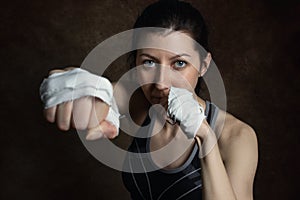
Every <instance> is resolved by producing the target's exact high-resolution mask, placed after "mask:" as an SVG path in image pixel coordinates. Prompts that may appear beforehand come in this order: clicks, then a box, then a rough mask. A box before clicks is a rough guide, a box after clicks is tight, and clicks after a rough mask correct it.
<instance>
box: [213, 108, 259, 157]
mask: <svg viewBox="0 0 300 200" xmlns="http://www.w3.org/2000/svg"><path fill="white" fill-rule="evenodd" d="M216 131H217V132H218V134H219V140H218V144H219V148H220V153H221V155H222V158H223V160H224V161H226V160H227V161H228V160H230V159H231V158H232V157H233V154H238V153H239V154H244V155H243V156H246V155H247V156H253V159H254V160H255V159H256V160H257V151H258V150H257V148H258V147H257V137H256V133H255V130H254V129H253V128H252V127H251V126H250V125H249V124H247V123H245V122H243V121H242V120H240V119H238V118H237V117H235V116H233V115H232V114H230V113H228V112H225V111H223V110H221V109H220V110H219V116H218V118H217V121H216Z"/></svg>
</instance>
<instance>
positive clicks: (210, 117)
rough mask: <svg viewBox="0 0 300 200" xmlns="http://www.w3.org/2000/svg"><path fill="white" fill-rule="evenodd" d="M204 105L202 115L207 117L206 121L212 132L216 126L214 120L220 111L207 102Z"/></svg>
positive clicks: (214, 105)
mask: <svg viewBox="0 0 300 200" xmlns="http://www.w3.org/2000/svg"><path fill="white" fill-rule="evenodd" d="M205 105H206V108H205V112H204V114H205V116H206V117H207V118H206V120H207V122H208V124H209V125H210V127H211V128H212V129H213V130H214V129H215V125H216V119H217V116H218V113H219V110H220V109H219V107H218V106H217V105H216V104H214V103H213V102H210V101H208V100H205Z"/></svg>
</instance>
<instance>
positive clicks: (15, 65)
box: [0, 0, 300, 199]
mask: <svg viewBox="0 0 300 200" xmlns="http://www.w3.org/2000/svg"><path fill="white" fill-rule="evenodd" d="M151 2H153V1H150V0H143V1H140V0H131V1H129V0H121V1H110V0H101V1H100V0H99V1H96V0H92V1H83V0H81V1H71V0H59V1H57V0H52V1H49V0H44V1H38V0H33V1H16V0H11V1H5V2H4V1H3V2H2V3H1V7H0V16H1V18H0V19H1V23H0V31H1V32H0V34H1V37H0V38H1V39H0V41H1V43H0V44H1V52H0V54H1V61H0V62H1V75H0V76H1V79H0V83H1V84H0V92H1V98H0V106H1V112H0V116H1V127H0V129H1V136H0V141H1V145H0V154H1V157H0V159H1V161H0V166H1V167H0V177H1V178H0V184H1V189H0V199H19V198H23V199H66V198H68V199H69V198H70V199H82V198H85V199H129V195H128V193H127V192H126V190H125V188H124V186H123V185H122V181H121V176H120V173H119V172H118V171H115V170H112V169H110V168H109V167H106V166H104V165H103V164H101V163H100V162H98V161H97V160H95V159H94V158H93V157H92V156H91V155H90V154H89V153H88V152H87V150H86V149H85V148H84V147H83V145H82V144H81V141H80V139H79V138H78V136H77V134H76V133H75V132H74V131H69V132H67V133H63V132H61V131H59V130H58V129H57V128H56V127H55V126H54V125H53V124H49V123H47V122H45V120H44V119H43V117H42V105H41V102H40V100H39V95H38V88H39V84H40V83H41V81H42V79H43V77H44V76H46V75H47V73H48V71H49V70H50V69H53V68H57V67H60V66H64V65H68V64H80V63H81V62H82V61H83V59H84V58H85V56H86V55H87V54H88V53H89V51H91V50H92V49H93V48H94V47H95V46H96V45H97V44H98V43H100V42H101V41H103V40H105V39H106V38H108V37H109V36H112V35H113V34H116V33H119V32H121V31H125V30H127V29H130V28H131V27H132V24H133V23H134V20H135V18H136V16H137V15H138V13H139V12H141V11H142V9H143V8H144V7H145V6H146V5H148V4H149V3H151ZM190 2H192V4H193V5H194V6H196V7H197V8H198V9H199V10H200V11H201V12H202V14H203V16H204V18H205V19H206V21H207V24H208V27H209V30H210V44H211V48H212V50H213V51H212V52H213V57H214V60H215V62H216V64H217V65H218V67H219V69H220V71H221V73H222V76H223V78H224V82H225V87H226V92H227V98H228V111H229V112H230V113H232V114H233V115H235V116H237V117H238V118H240V119H242V120H243V121H245V122H247V123H248V124H250V125H251V126H252V127H253V128H254V129H255V130H256V133H257V136H258V140H259V152H260V158H259V167H258V171H257V175H256V179H255V186H254V193H255V199H295V197H296V196H298V195H297V193H298V192H299V190H298V187H299V186H298V181H297V180H298V179H299V167H300V166H299V162H298V158H299V157H298V153H299V148H298V145H299V128H298V125H299V124H298V123H299V117H298V113H299V111H300V109H299V106H298V104H297V103H298V102H299V100H300V98H299V92H300V91H299V85H300V84H299V50H300V49H299V45H300V42H299V36H300V35H299V32H300V28H299V27H300V17H299V13H300V3H299V1H298V2H297V1H291V0H286V1H272V0H262V1H260V0H236V1H226V0H199V1H196V0H190ZM124 66H125V64H124V63H122V61H120V62H119V63H117V64H115V65H114V67H112V72H111V75H112V76H115V78H116V77H117V76H118V75H116V74H121V73H122V70H121V67H124Z"/></svg>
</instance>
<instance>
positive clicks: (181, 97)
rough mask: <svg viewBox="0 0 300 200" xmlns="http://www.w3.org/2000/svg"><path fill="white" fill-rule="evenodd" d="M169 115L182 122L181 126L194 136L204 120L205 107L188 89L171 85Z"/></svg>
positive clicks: (190, 135) (189, 135)
mask: <svg viewBox="0 0 300 200" xmlns="http://www.w3.org/2000/svg"><path fill="white" fill-rule="evenodd" d="M167 115H168V117H170V118H171V119H173V120H174V121H177V122H179V123H180V128H181V129H182V131H183V132H184V133H185V134H186V136H187V137H188V138H189V139H190V138H194V137H195V135H196V133H197V131H198V130H199V128H200V126H201V124H202V122H203V120H204V119H205V118H206V116H205V114H204V109H203V108H202V107H201V106H200V105H199V103H198V102H197V100H195V99H194V97H193V93H191V92H190V91H188V90H186V89H182V88H175V87H171V89H170V93H169V97H168V110H167Z"/></svg>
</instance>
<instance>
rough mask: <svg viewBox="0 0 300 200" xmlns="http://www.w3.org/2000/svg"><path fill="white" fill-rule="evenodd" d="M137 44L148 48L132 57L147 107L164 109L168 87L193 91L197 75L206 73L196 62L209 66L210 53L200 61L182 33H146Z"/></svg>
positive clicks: (193, 42) (191, 44)
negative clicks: (151, 105) (156, 106)
mask: <svg viewBox="0 0 300 200" xmlns="http://www.w3.org/2000/svg"><path fill="white" fill-rule="evenodd" d="M139 42H142V43H143V45H146V46H147V47H148V46H149V47H151V48H144V49H139V50H137V56H136V66H137V76H138V77H137V78H138V81H139V83H140V84H141V88H142V90H143V92H144V95H145V97H146V98H147V100H148V101H149V102H150V103H151V104H162V105H164V106H165V105H166V104H167V99H168V94H169V90H170V87H171V86H174V87H179V88H186V89H188V90H190V91H191V92H193V91H194V88H195V87H196V84H197V81H198V78H199V76H203V75H204V73H205V72H206V70H207V68H206V67H201V69H200V63H201V62H207V61H208V63H206V64H207V65H206V66H209V62H210V54H208V56H207V58H205V59H204V60H203V61H201V60H200V55H199V53H198V51H196V49H195V41H194V40H192V39H191V38H190V37H189V36H188V35H187V34H185V33H182V32H178V31H176V32H171V33H169V34H166V35H161V34H155V33H151V34H149V33H148V34H147V37H144V38H143V40H140V41H139ZM152 47H155V48H152Z"/></svg>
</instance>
